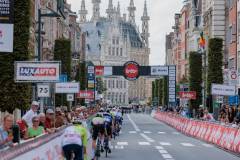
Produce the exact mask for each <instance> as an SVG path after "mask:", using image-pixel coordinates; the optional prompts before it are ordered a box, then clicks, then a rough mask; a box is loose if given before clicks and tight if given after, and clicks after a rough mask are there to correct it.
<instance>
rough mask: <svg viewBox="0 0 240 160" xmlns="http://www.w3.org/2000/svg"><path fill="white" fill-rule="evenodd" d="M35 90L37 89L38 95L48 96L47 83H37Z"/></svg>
mask: <svg viewBox="0 0 240 160" xmlns="http://www.w3.org/2000/svg"><path fill="white" fill-rule="evenodd" d="M37 90H38V97H49V96H50V91H49V85H48V84H38V86H37Z"/></svg>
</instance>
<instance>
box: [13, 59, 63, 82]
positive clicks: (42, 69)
mask: <svg viewBox="0 0 240 160" xmlns="http://www.w3.org/2000/svg"><path fill="white" fill-rule="evenodd" d="M59 74H60V62H43V61H42V62H34V61H33V62H29V61H22V62H20V61H19V62H15V81H16V82H58V81H59Z"/></svg>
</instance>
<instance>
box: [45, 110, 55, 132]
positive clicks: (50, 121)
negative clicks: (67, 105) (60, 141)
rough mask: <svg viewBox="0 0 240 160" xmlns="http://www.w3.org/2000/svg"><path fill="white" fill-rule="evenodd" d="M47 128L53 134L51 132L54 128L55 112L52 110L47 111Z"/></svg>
mask: <svg viewBox="0 0 240 160" xmlns="http://www.w3.org/2000/svg"><path fill="white" fill-rule="evenodd" d="M45 128H46V129H47V131H48V132H53V130H51V129H53V128H54V112H53V110H52V109H47V111H46V120H45Z"/></svg>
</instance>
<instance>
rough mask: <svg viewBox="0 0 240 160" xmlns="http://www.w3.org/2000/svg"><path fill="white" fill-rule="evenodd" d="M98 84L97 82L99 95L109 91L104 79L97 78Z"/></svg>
mask: <svg viewBox="0 0 240 160" xmlns="http://www.w3.org/2000/svg"><path fill="white" fill-rule="evenodd" d="M96 82H97V86H96V88H97V92H98V94H103V92H105V91H106V90H107V88H106V86H105V85H104V83H103V79H102V78H100V77H99V78H96Z"/></svg>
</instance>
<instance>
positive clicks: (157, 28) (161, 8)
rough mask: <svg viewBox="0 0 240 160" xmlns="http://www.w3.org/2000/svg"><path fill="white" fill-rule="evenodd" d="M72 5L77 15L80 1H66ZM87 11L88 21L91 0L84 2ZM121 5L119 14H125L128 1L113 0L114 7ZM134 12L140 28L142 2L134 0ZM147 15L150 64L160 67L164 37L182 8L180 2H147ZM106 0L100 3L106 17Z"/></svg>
mask: <svg viewBox="0 0 240 160" xmlns="http://www.w3.org/2000/svg"><path fill="white" fill-rule="evenodd" d="M67 1H68V3H70V4H71V5H72V10H73V11H75V12H77V13H78V10H79V9H80V6H81V0H67ZM85 1H86V8H87V10H88V13H89V14H88V19H90V15H92V0H85ZM118 1H119V2H120V4H121V13H127V7H128V6H129V2H130V0H113V3H114V5H115V6H117V2H118ZM134 3H135V6H136V8H137V11H136V13H135V14H136V22H137V25H138V26H140V28H141V25H142V23H141V16H142V14H143V7H144V0H134ZM147 5H148V13H149V16H150V19H151V20H150V28H149V29H150V36H151V37H150V47H151V55H150V64H151V65H160V64H164V62H165V58H163V57H165V36H166V33H169V32H171V31H172V26H173V24H174V14H175V13H178V12H180V9H181V8H182V1H181V0H147ZM107 6H108V0H102V2H101V14H102V15H104V16H105V15H106V14H105V11H106V8H107Z"/></svg>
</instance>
